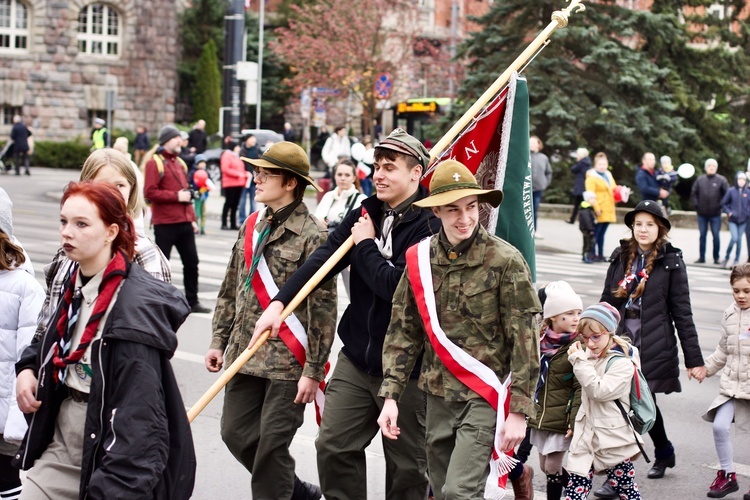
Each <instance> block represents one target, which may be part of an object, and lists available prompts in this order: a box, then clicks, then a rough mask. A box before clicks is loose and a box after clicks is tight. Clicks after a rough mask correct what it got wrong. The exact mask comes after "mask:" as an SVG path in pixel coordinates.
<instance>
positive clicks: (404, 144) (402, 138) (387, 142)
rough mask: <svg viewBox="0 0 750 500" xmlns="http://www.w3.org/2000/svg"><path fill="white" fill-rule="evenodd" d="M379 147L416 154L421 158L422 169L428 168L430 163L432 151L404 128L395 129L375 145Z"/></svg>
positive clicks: (376, 147)
mask: <svg viewBox="0 0 750 500" xmlns="http://www.w3.org/2000/svg"><path fill="white" fill-rule="evenodd" d="M378 148H382V149H390V150H392V151H398V152H399V153H402V154H405V155H409V156H414V157H415V158H416V159H417V160H419V163H420V164H421V165H422V169H426V168H427V165H429V164H430V152H429V151H427V148H426V147H424V144H422V143H421V142H420V140H419V139H417V138H416V137H414V136H411V135H409V134H407V133H406V131H405V130H404V129H402V128H396V129H393V132H391V133H390V134H389V135H388V137H386V138H385V139H383V140H382V141H381V142H380V143H379V144H378V145H377V146H375V149H378Z"/></svg>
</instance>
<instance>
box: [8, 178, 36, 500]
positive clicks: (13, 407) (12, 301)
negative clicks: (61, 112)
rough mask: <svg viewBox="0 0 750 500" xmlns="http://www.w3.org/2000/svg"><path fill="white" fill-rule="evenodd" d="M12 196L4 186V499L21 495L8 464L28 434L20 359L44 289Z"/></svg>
mask: <svg viewBox="0 0 750 500" xmlns="http://www.w3.org/2000/svg"><path fill="white" fill-rule="evenodd" d="M12 207H13V203H11V201H10V198H9V197H8V194H7V193H6V192H5V191H4V190H3V189H0V353H1V354H0V498H2V499H4V500H5V499H7V500H13V499H17V498H18V497H19V496H20V495H21V480H20V478H19V474H18V469H17V468H15V467H12V466H11V464H10V462H11V459H12V458H13V456H14V455H15V454H16V451H17V450H18V446H19V445H20V444H21V440H22V439H23V436H24V434H25V433H26V420H25V419H24V416H23V414H22V413H21V411H20V410H19V409H18V405H17V404H16V390H15V388H16V370H15V364H16V361H18V357H19V356H20V355H21V353H22V352H23V351H24V349H26V346H28V345H29V343H31V339H32V338H33V337H34V330H36V320H37V316H38V315H39V310H40V309H41V308H42V303H43V302H44V290H43V289H42V286H41V285H40V284H39V283H38V282H37V281H36V278H34V270H33V268H32V267H31V263H30V262H29V260H28V256H26V255H25V254H24V251H23V248H22V247H21V245H20V243H19V242H18V240H16V239H15V238H14V237H13V218H12V214H11V209H12Z"/></svg>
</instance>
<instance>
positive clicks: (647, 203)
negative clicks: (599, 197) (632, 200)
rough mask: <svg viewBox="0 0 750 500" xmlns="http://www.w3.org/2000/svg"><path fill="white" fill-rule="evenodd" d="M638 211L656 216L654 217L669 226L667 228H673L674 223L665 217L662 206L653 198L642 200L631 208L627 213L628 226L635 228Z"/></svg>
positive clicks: (626, 222)
mask: <svg viewBox="0 0 750 500" xmlns="http://www.w3.org/2000/svg"><path fill="white" fill-rule="evenodd" d="M638 212H647V213H650V214H651V215H653V216H654V218H656V219H659V220H660V221H661V222H662V223H663V224H664V225H665V226H667V230H670V229H672V224H670V223H669V219H667V218H666V217H664V214H663V212H662V211H661V207H660V206H659V204H658V203H657V202H655V201H651V200H644V201H642V202H640V203H639V204H638V205H636V207H635V208H634V209H633V210H631V211H630V212H628V213H626V214H625V225H626V226H628V227H629V228H630V229H633V222H635V214H637V213H638Z"/></svg>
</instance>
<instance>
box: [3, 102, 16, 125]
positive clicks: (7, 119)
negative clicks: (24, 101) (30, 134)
mask: <svg viewBox="0 0 750 500" xmlns="http://www.w3.org/2000/svg"><path fill="white" fill-rule="evenodd" d="M0 114H2V120H3V121H2V124H3V125H13V117H14V116H16V115H19V116H20V115H21V106H7V105H6V106H0Z"/></svg>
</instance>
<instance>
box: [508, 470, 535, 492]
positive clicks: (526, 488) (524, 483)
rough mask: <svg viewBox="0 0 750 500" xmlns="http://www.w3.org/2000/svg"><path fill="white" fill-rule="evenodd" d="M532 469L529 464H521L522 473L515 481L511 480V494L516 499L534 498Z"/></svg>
mask: <svg viewBox="0 0 750 500" xmlns="http://www.w3.org/2000/svg"><path fill="white" fill-rule="evenodd" d="M533 479H534V469H533V468H531V467H530V466H528V465H526V464H523V473H522V474H521V477H519V478H518V479H516V480H515V481H511V484H512V485H513V494H514V495H515V497H516V500H534V483H533Z"/></svg>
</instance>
